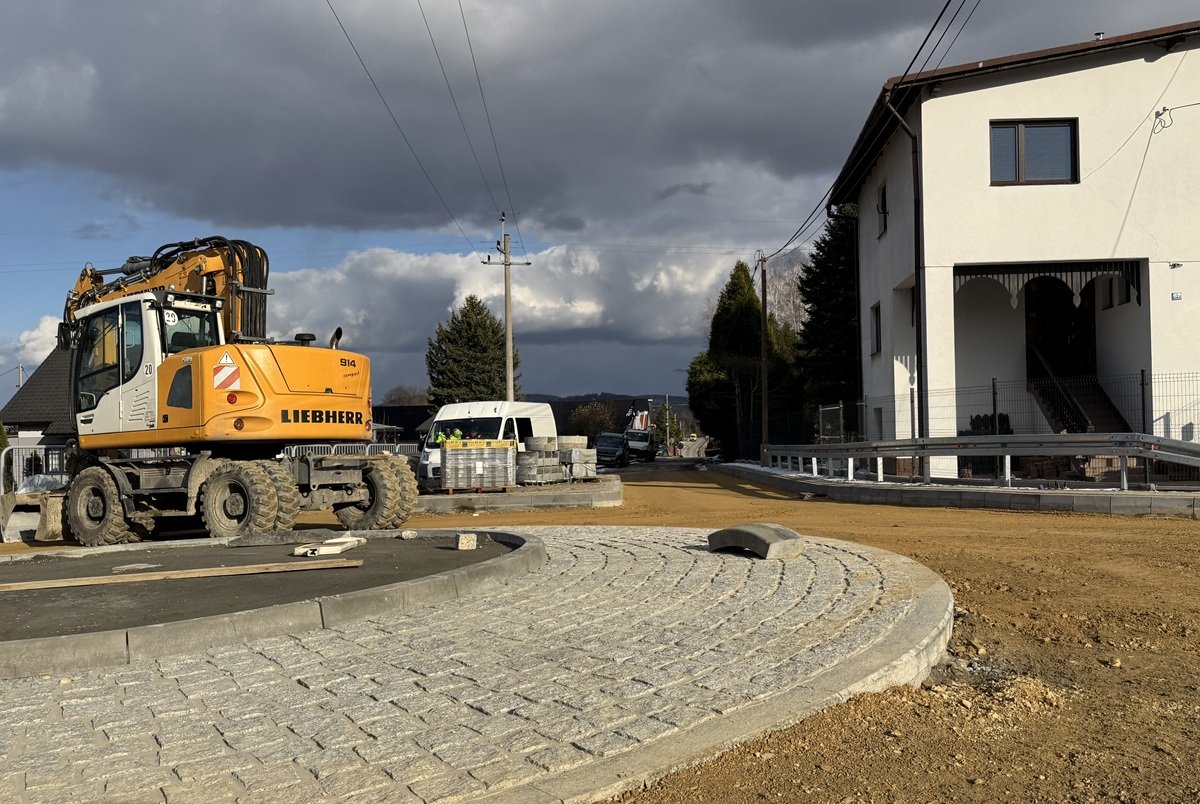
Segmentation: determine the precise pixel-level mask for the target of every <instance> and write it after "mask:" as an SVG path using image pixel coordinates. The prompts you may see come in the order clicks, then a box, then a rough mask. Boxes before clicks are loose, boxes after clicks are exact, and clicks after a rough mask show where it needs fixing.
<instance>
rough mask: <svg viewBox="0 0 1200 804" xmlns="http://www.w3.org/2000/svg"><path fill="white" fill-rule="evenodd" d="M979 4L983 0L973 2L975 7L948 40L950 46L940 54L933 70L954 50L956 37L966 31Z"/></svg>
mask: <svg viewBox="0 0 1200 804" xmlns="http://www.w3.org/2000/svg"><path fill="white" fill-rule="evenodd" d="M981 2H983V0H975V5H974V6H972V8H971V13H970V14H968V15H967V18H966V19H965V20H963V21H962V25H960V26H958V33H956V34H955V35H954V38H953V39H951V40H950V44H949V45H948V46H947V47H946V52H945V53H943V54H942V57H941V58H940V59H938V63H937V64H935V65H934V67H933V69H935V70H936V69H938V68H939V67H941V66H942V62H943V61H945V60H946V57H947V56H949V55H950V51H951V50H954V43H955V42H957V41H958V37H959V36H961V35H962V32H963V31H965V30H966V29H967V23H968V22H970V21H971V17H974V16H975V11H976V10H977V9H978V8H979V4H980V3H981Z"/></svg>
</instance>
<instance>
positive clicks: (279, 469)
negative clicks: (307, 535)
mask: <svg viewBox="0 0 1200 804" xmlns="http://www.w3.org/2000/svg"><path fill="white" fill-rule="evenodd" d="M257 463H258V465H259V466H261V467H262V468H263V471H265V472H266V473H267V475H268V476H269V477H270V478H271V482H272V483H273V484H274V485H275V497H276V498H277V500H278V502H279V512H278V513H277V514H276V515H275V530H291V529H292V528H294V527H295V526H296V517H298V516H299V515H300V489H298V488H296V483H295V481H294V480H293V479H292V476H291V474H290V473H289V472H288V470H287V469H285V468H284V466H283V464H281V463H279V462H278V461H258V462H257Z"/></svg>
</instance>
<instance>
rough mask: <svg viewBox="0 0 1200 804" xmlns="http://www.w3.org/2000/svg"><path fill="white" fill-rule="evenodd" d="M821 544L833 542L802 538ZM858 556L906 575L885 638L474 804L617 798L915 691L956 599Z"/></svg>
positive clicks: (897, 561) (924, 580)
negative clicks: (757, 741) (641, 741)
mask: <svg viewBox="0 0 1200 804" xmlns="http://www.w3.org/2000/svg"><path fill="white" fill-rule="evenodd" d="M804 538H805V539H808V540H810V541H815V542H822V543H825V544H837V541H836V540H831V539H819V538H814V537H811V536H805V537H804ZM854 549H855V551H856V552H859V553H863V554H867V555H873V556H876V557H877V560H880V561H886V562H887V563H888V565H889V569H890V570H892V571H897V570H899V571H902V572H904V573H905V574H907V576H908V579H909V582H910V585H911V588H912V596H911V607H910V609H909V611H908V613H907V615H906V616H905V617H903V618H902V619H901V620H899V621H898V622H897V623H896V624H895V625H893V626H892V627H891V628H890V629H889V630H888V631H887V633H886V634H885V635H884V636H882V637H881V638H880V639H879V640H877V641H875V642H874V643H872V644H871V645H869V646H867V647H865V648H863V649H862V650H860V651H859V652H858V653H856V654H854V655H851V656H847V657H845V658H844V659H843V660H842V661H840V662H838V664H837V665H836V666H834V667H832V668H831V669H829V670H827V671H826V672H824V673H822V674H821V675H819V676H817V677H816V678H815V679H813V681H812V682H810V683H808V684H805V685H802V686H799V687H796V688H794V689H791V690H788V691H786V692H783V693H781V694H778V695H772V696H770V697H768V698H766V699H764V700H761V701H758V702H756V703H753V704H751V705H749V706H747V707H745V708H742V709H739V710H736V711H734V712H732V713H729V714H725V715H722V716H721V717H718V718H714V719H713V720H709V721H705V722H703V723H701V724H699V725H697V726H695V727H693V728H691V729H689V730H687V731H686V732H683V733H681V734H679V735H677V736H675V737H673V738H672V739H671V740H670V741H669V742H668V743H667V744H665V745H658V744H657V743H655V744H651V745H649V746H647V747H646V748H645V749H643V750H635V751H632V752H629V753H627V754H618V755H616V756H614V757H611V758H609V759H600V760H597V761H594V762H590V763H588V764H587V765H585V766H582V767H580V768H577V769H573V770H568V771H564V772H562V773H560V774H558V775H556V776H554V777H552V778H550V779H545V780H543V781H540V782H536V783H533V784H529V785H525V786H523V787H516V788H510V789H508V790H503V791H499V792H497V793H495V794H493V795H491V796H483V797H481V798H479V799H476V800H478V801H480V802H486V804H585V803H586V802H593V801H600V800H603V799H607V798H612V797H614V796H617V795H620V794H621V793H623V792H626V791H628V790H632V789H636V788H639V787H642V786H643V785H644V784H646V783H649V782H653V781H655V780H657V779H660V778H662V777H664V776H667V775H668V774H671V773H674V772H676V771H679V770H682V769H685V768H689V767H693V766H695V765H697V764H699V763H701V762H705V761H707V760H710V759H713V758H714V757H716V756H719V755H720V754H722V753H724V752H725V751H728V750H729V749H731V748H733V747H735V746H737V745H740V744H741V743H744V742H747V741H749V740H752V739H754V738H756V737H759V736H761V735H763V734H765V733H767V732H771V731H779V730H781V729H785V728H789V727H791V726H794V725H796V724H797V723H799V722H801V721H803V720H805V719H806V718H808V717H810V716H812V715H814V714H816V713H817V712H820V711H821V710H823V709H827V708H829V707H831V706H836V705H837V704H840V703H844V702H845V701H847V700H849V699H850V698H852V697H853V696H855V695H860V694H862V693H866V692H881V691H883V690H886V689H889V688H891V687H897V686H901V685H906V684H907V685H910V686H916V685H918V684H920V683H921V682H922V681H923V680H924V679H925V678H926V677H927V676H928V675H929V671H930V670H931V669H932V668H933V667H934V666H935V665H937V664H938V663H939V662H940V661H941V660H942V657H943V656H944V655H945V652H946V646H947V645H948V644H949V643H950V636H951V632H952V630H953V626H954V598H953V596H952V595H951V593H950V589H949V587H947V586H946V583H945V582H944V581H943V580H942V579H941V578H940V577H939V576H938V575H937V574H935V573H934V572H933V571H932V570H930V569H929V568H927V567H925V566H924V565H922V564H919V563H917V562H916V561H913V560H911V559H908V558H905V557H903V556H899V555H897V554H895V553H890V552H887V551H885V550H880V549H877V548H872V547H866V546H863V545H859V544H855V546H854Z"/></svg>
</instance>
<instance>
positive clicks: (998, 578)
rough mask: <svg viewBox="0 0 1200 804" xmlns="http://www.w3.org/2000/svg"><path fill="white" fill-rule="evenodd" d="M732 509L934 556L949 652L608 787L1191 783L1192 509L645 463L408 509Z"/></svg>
mask: <svg viewBox="0 0 1200 804" xmlns="http://www.w3.org/2000/svg"><path fill="white" fill-rule="evenodd" d="M747 522H775V523H779V524H782V525H786V526H788V527H790V528H793V529H794V530H796V531H798V532H800V533H807V534H811V535H814V536H826V537H832V538H838V539H845V540H847V541H853V542H861V543H863V544H869V545H872V546H875V547H881V548H884V549H887V550H891V551H893V552H896V553H900V554H903V555H907V556H910V557H912V558H914V559H916V560H917V561H920V562H921V563H923V564H925V565H926V566H928V567H930V568H932V569H933V570H934V571H936V572H937V573H939V574H940V575H941V576H942V577H943V578H944V579H945V580H946V582H947V583H948V584H949V585H950V588H951V589H952V591H953V592H954V598H955V604H956V614H955V622H954V636H953V639H952V641H951V645H950V652H949V656H948V657H947V661H946V663H945V664H944V665H943V666H941V667H939V668H937V670H935V672H934V674H933V675H932V676H931V677H930V678H929V679H928V680H927V681H926V682H925V684H924V685H923V686H922V687H921V688H919V689H914V688H902V689H895V690H891V691H888V692H884V693H878V694H870V695H863V696H860V697H858V698H854V699H852V700H851V701H849V702H847V703H845V704H842V705H841V706H837V707H833V708H831V709H828V710H826V711H824V712H822V713H819V714H817V715H815V716H813V717H811V718H809V719H808V720H806V721H804V722H803V723H801V724H800V725H798V726H796V727H794V728H790V729H787V730H785V731H780V732H775V733H772V734H768V735H764V736H762V737H760V738H758V739H756V740H753V741H751V742H749V743H746V744H743V745H741V746H739V747H737V748H735V749H733V750H731V751H729V752H727V753H725V754H724V755H722V756H720V757H718V758H716V759H714V760H712V761H710V762H707V763H704V764H702V765H699V766H696V767H694V768H689V769H685V770H681V771H679V772H677V773H674V774H672V775H670V776H667V777H665V778H664V779H662V780H660V781H659V782H657V783H654V784H651V785H648V786H647V787H646V788H645V789H643V790H639V791H635V792H631V793H627V794H626V795H624V796H621V797H620V798H619V799H616V801H619V802H622V804H632V803H633V802H636V804H683V803H684V802H688V803H689V804H690V802H698V801H703V802H760V801H764V800H776V801H788V802H793V801H806V802H807V801H811V802H826V801H829V802H875V801H880V802H884V801H886V802H892V801H896V802H925V801H1020V802H1039V801H1046V802H1058V801H1080V802H1084V801H1145V802H1176V801H1178V802H1195V801H1200V761H1198V759H1197V754H1198V753H1200V696H1198V695H1197V692H1198V689H1197V687H1198V685H1200V634H1198V632H1200V576H1198V569H1200V522H1198V521H1193V520H1183V519H1167V518H1150V517H1144V518H1127V517H1109V516H1090V515H1082V514H1050V513H1017V512H1007V511H1004V512H1001V511H967V510H954V509H945V508H932V509H931V508H901V507H892V506H868V505H861V506H860V505H846V504H840V503H833V502H828V501H822V500H810V501H803V500H796V499H791V498H788V497H787V496H786V495H784V494H782V493H779V492H776V491H772V490H768V489H763V488H760V487H756V486H754V485H753V484H750V483H747V482H744V481H741V480H738V479H736V478H732V477H729V476H727V475H724V474H721V473H719V472H711V471H710V472H702V471H696V470H687V471H669V470H665V469H664V470H657V469H656V470H652V471H645V472H639V473H636V474H635V473H631V474H629V475H627V476H626V477H625V505H624V506H622V507H620V508H606V509H595V510H567V511H532V512H514V513H481V514H479V515H478V516H472V515H470V514H464V515H457V514H455V515H442V516H419V517H414V518H413V520H411V522H410V526H411V527H459V526H466V525H469V526H472V527H500V526H503V525H512V524H589V525H590V524H596V525H608V524H636V525H653V524H661V525H670V526H687V527H704V528H713V529H718V528H721V527H726V526H729V525H734V524H741V523H747Z"/></svg>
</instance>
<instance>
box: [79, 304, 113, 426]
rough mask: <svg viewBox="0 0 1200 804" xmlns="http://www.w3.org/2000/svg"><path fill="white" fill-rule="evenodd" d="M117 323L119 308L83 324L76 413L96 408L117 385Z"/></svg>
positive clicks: (80, 340) (80, 341)
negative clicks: (104, 396) (106, 393)
mask: <svg viewBox="0 0 1200 804" xmlns="http://www.w3.org/2000/svg"><path fill="white" fill-rule="evenodd" d="M120 324H121V313H120V309H119V308H117V307H113V308H111V309H108V310H105V311H104V312H102V313H98V314H96V315H94V316H92V317H91V318H89V319H88V320H87V321H86V322H85V323H84V325H83V332H82V334H81V335H80V339H79V357H78V358H77V359H78V361H79V363H78V366H79V368H78V369H77V371H78V378H79V379H78V382H77V390H78V394H79V395H78V409H79V411H80V412H83V411H88V410H91V409H92V408H94V407H96V404H97V403H98V402H99V401H100V397H102V396H103V395H104V394H105V392H107V391H109V390H111V389H113V388H115V387H117V385H119V384H120V381H121V373H120V370H119V367H118V360H119V358H118V356H117V343H118V340H117V333H118V331H119V329H120Z"/></svg>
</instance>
